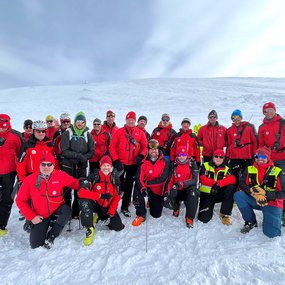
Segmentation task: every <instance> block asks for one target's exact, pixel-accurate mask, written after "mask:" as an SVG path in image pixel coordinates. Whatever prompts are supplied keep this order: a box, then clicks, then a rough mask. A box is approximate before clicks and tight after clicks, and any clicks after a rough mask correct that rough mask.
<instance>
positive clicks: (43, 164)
mask: <svg viewBox="0 0 285 285" xmlns="http://www.w3.org/2000/svg"><path fill="white" fill-rule="evenodd" d="M52 165H53V164H52V163H51V162H41V166H42V167H46V166H47V167H51V166H52Z"/></svg>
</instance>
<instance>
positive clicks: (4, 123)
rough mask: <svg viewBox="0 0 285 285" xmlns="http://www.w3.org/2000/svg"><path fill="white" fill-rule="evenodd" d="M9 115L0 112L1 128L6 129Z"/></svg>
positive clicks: (8, 125) (8, 123)
mask: <svg viewBox="0 0 285 285" xmlns="http://www.w3.org/2000/svg"><path fill="white" fill-rule="evenodd" d="M10 120H11V118H10V116H9V115H7V114H0V128H3V129H8V128H9V127H10V126H11V124H10Z"/></svg>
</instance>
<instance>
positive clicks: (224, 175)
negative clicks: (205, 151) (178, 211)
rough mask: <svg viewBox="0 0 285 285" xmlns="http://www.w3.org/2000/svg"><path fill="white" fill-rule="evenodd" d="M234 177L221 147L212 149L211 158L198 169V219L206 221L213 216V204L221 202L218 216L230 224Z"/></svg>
mask: <svg viewBox="0 0 285 285" xmlns="http://www.w3.org/2000/svg"><path fill="white" fill-rule="evenodd" d="M235 183H236V178H235V176H234V175H233V174H232V172H231V170H230V168H229V167H228V166H227V165H226V162H225V153H224V151H223V150H221V149H217V150H215V151H214V154H213V157H212V160H210V161H209V162H205V163H203V164H202V167H201V170H200V188H199V190H200V204H199V211H198V220H199V221H201V222H203V223H208V222H209V221H210V220H211V219H212V217H213V211H214V206H215V204H216V203H219V202H222V203H221V208H220V218H221V221H222V223H223V224H224V225H227V226H229V225H231V224H232V221H231V213H232V209H233V204H234V198H233V196H234V193H235V191H236V186H235Z"/></svg>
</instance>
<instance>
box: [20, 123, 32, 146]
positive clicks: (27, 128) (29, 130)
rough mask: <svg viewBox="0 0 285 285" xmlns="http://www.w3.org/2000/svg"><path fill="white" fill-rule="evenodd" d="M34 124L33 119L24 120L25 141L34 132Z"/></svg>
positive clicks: (23, 133) (23, 135)
mask: <svg viewBox="0 0 285 285" xmlns="http://www.w3.org/2000/svg"><path fill="white" fill-rule="evenodd" d="M32 125H33V121H32V120H29V119H27V120H25V121H24V125H23V129H24V132H22V137H23V140H24V142H26V141H28V140H29V139H30V137H31V135H32V134H33V128H32Z"/></svg>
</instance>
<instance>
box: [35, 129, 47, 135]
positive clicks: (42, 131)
mask: <svg viewBox="0 0 285 285" xmlns="http://www.w3.org/2000/svg"><path fill="white" fill-rule="evenodd" d="M45 132H46V130H36V133H38V134H41V133H42V134H44V133H45Z"/></svg>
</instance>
